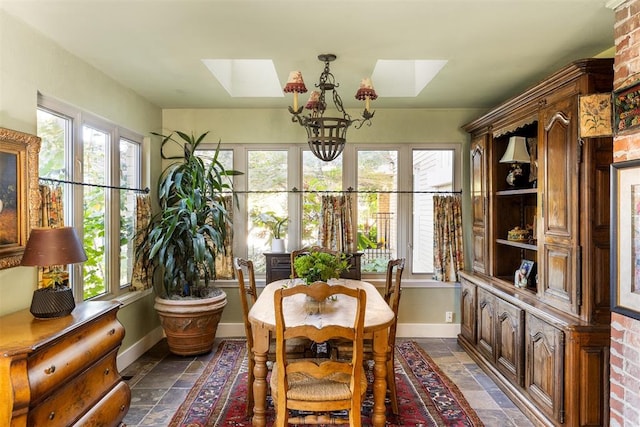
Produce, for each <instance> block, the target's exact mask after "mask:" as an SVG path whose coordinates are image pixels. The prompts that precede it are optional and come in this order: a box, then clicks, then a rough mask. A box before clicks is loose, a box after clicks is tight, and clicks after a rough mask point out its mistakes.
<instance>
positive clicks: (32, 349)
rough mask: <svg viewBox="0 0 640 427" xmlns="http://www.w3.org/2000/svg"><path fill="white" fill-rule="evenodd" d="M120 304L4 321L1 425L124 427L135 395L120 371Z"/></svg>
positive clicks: (24, 314) (22, 314)
mask: <svg viewBox="0 0 640 427" xmlns="http://www.w3.org/2000/svg"><path fill="white" fill-rule="evenodd" d="M119 306H120V304H119V303H115V302H108V301H95V302H84V303H82V304H79V305H78V306H77V307H76V308H75V310H74V311H73V312H72V313H71V314H70V315H68V316H64V317H59V318H56V319H47V320H39V319H35V318H34V317H33V316H32V315H31V313H30V312H29V310H22V311H18V312H16V313H12V314H8V315H6V316H2V317H0V383H1V384H2V387H0V425H6V426H44V425H52V426H54V425H56V426H62V425H66V426H70V425H78V426H80V425H93V426H98V425H100V426H118V425H120V423H121V421H122V419H123V418H124V416H125V415H126V413H127V410H128V409H129V404H130V401H131V391H130V389H129V386H128V385H127V383H125V382H124V381H123V380H122V378H121V377H120V374H119V373H118V368H117V365H116V355H117V353H118V348H119V347H120V344H121V343H122V338H123V337H124V328H123V327H122V325H121V324H120V322H118V319H117V318H116V314H117V312H118V308H119Z"/></svg>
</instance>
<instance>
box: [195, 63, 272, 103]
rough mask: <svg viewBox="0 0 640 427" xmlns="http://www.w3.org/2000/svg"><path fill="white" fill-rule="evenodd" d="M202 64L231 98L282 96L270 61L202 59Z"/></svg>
mask: <svg viewBox="0 0 640 427" xmlns="http://www.w3.org/2000/svg"><path fill="white" fill-rule="evenodd" d="M202 62H203V63H204V65H205V66H206V67H207V68H208V69H209V71H211V73H212V74H213V75H214V76H215V78H216V79H218V81H219V82H220V84H221V85H222V86H223V87H224V88H225V89H226V91H227V92H229V95H231V96H232V97H233V98H248V97H251V98H265V97H269V98H275V97H283V96H284V94H283V93H282V88H281V87H280V81H279V80H278V75H277V74H276V68H275V66H274V65H273V61H271V60H270V59H203V60H202Z"/></svg>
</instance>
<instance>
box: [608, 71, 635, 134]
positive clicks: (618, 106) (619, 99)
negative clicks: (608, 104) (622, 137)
mask: <svg viewBox="0 0 640 427" xmlns="http://www.w3.org/2000/svg"><path fill="white" fill-rule="evenodd" d="M613 108H614V130H615V132H616V134H619V133H624V132H626V131H629V130H632V129H636V128H638V127H640V81H636V82H635V83H633V84H632V85H630V86H626V87H624V88H622V89H619V90H617V91H615V92H614V93H613Z"/></svg>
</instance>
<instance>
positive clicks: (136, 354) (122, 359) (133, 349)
mask: <svg viewBox="0 0 640 427" xmlns="http://www.w3.org/2000/svg"><path fill="white" fill-rule="evenodd" d="M162 338H164V332H163V330H162V326H158V327H157V328H155V329H153V330H152V331H151V332H149V333H148V334H147V335H145V336H144V337H142V339H140V340H138V341H137V342H136V343H134V344H133V345H132V346H130V347H127V348H126V349H125V350H122V351H120V352H119V353H118V357H117V364H118V371H120V372H122V370H123V369H125V368H126V367H127V366H129V365H131V364H132V363H133V362H135V361H136V360H138V359H139V358H140V356H142V355H143V354H145V353H146V352H147V350H149V349H150V348H151V347H153V346H154V345H156V344H157V343H158V341H160V340H161V339H162Z"/></svg>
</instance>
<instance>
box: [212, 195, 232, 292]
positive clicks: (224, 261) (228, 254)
mask: <svg viewBox="0 0 640 427" xmlns="http://www.w3.org/2000/svg"><path fill="white" fill-rule="evenodd" d="M223 203H224V207H225V209H226V210H227V212H228V214H229V222H228V223H227V237H226V239H225V240H224V248H225V252H220V253H218V256H217V257H216V279H233V277H234V276H233V274H234V272H233V271H234V270H233V226H232V224H233V197H232V196H230V195H229V196H224V202H223Z"/></svg>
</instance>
